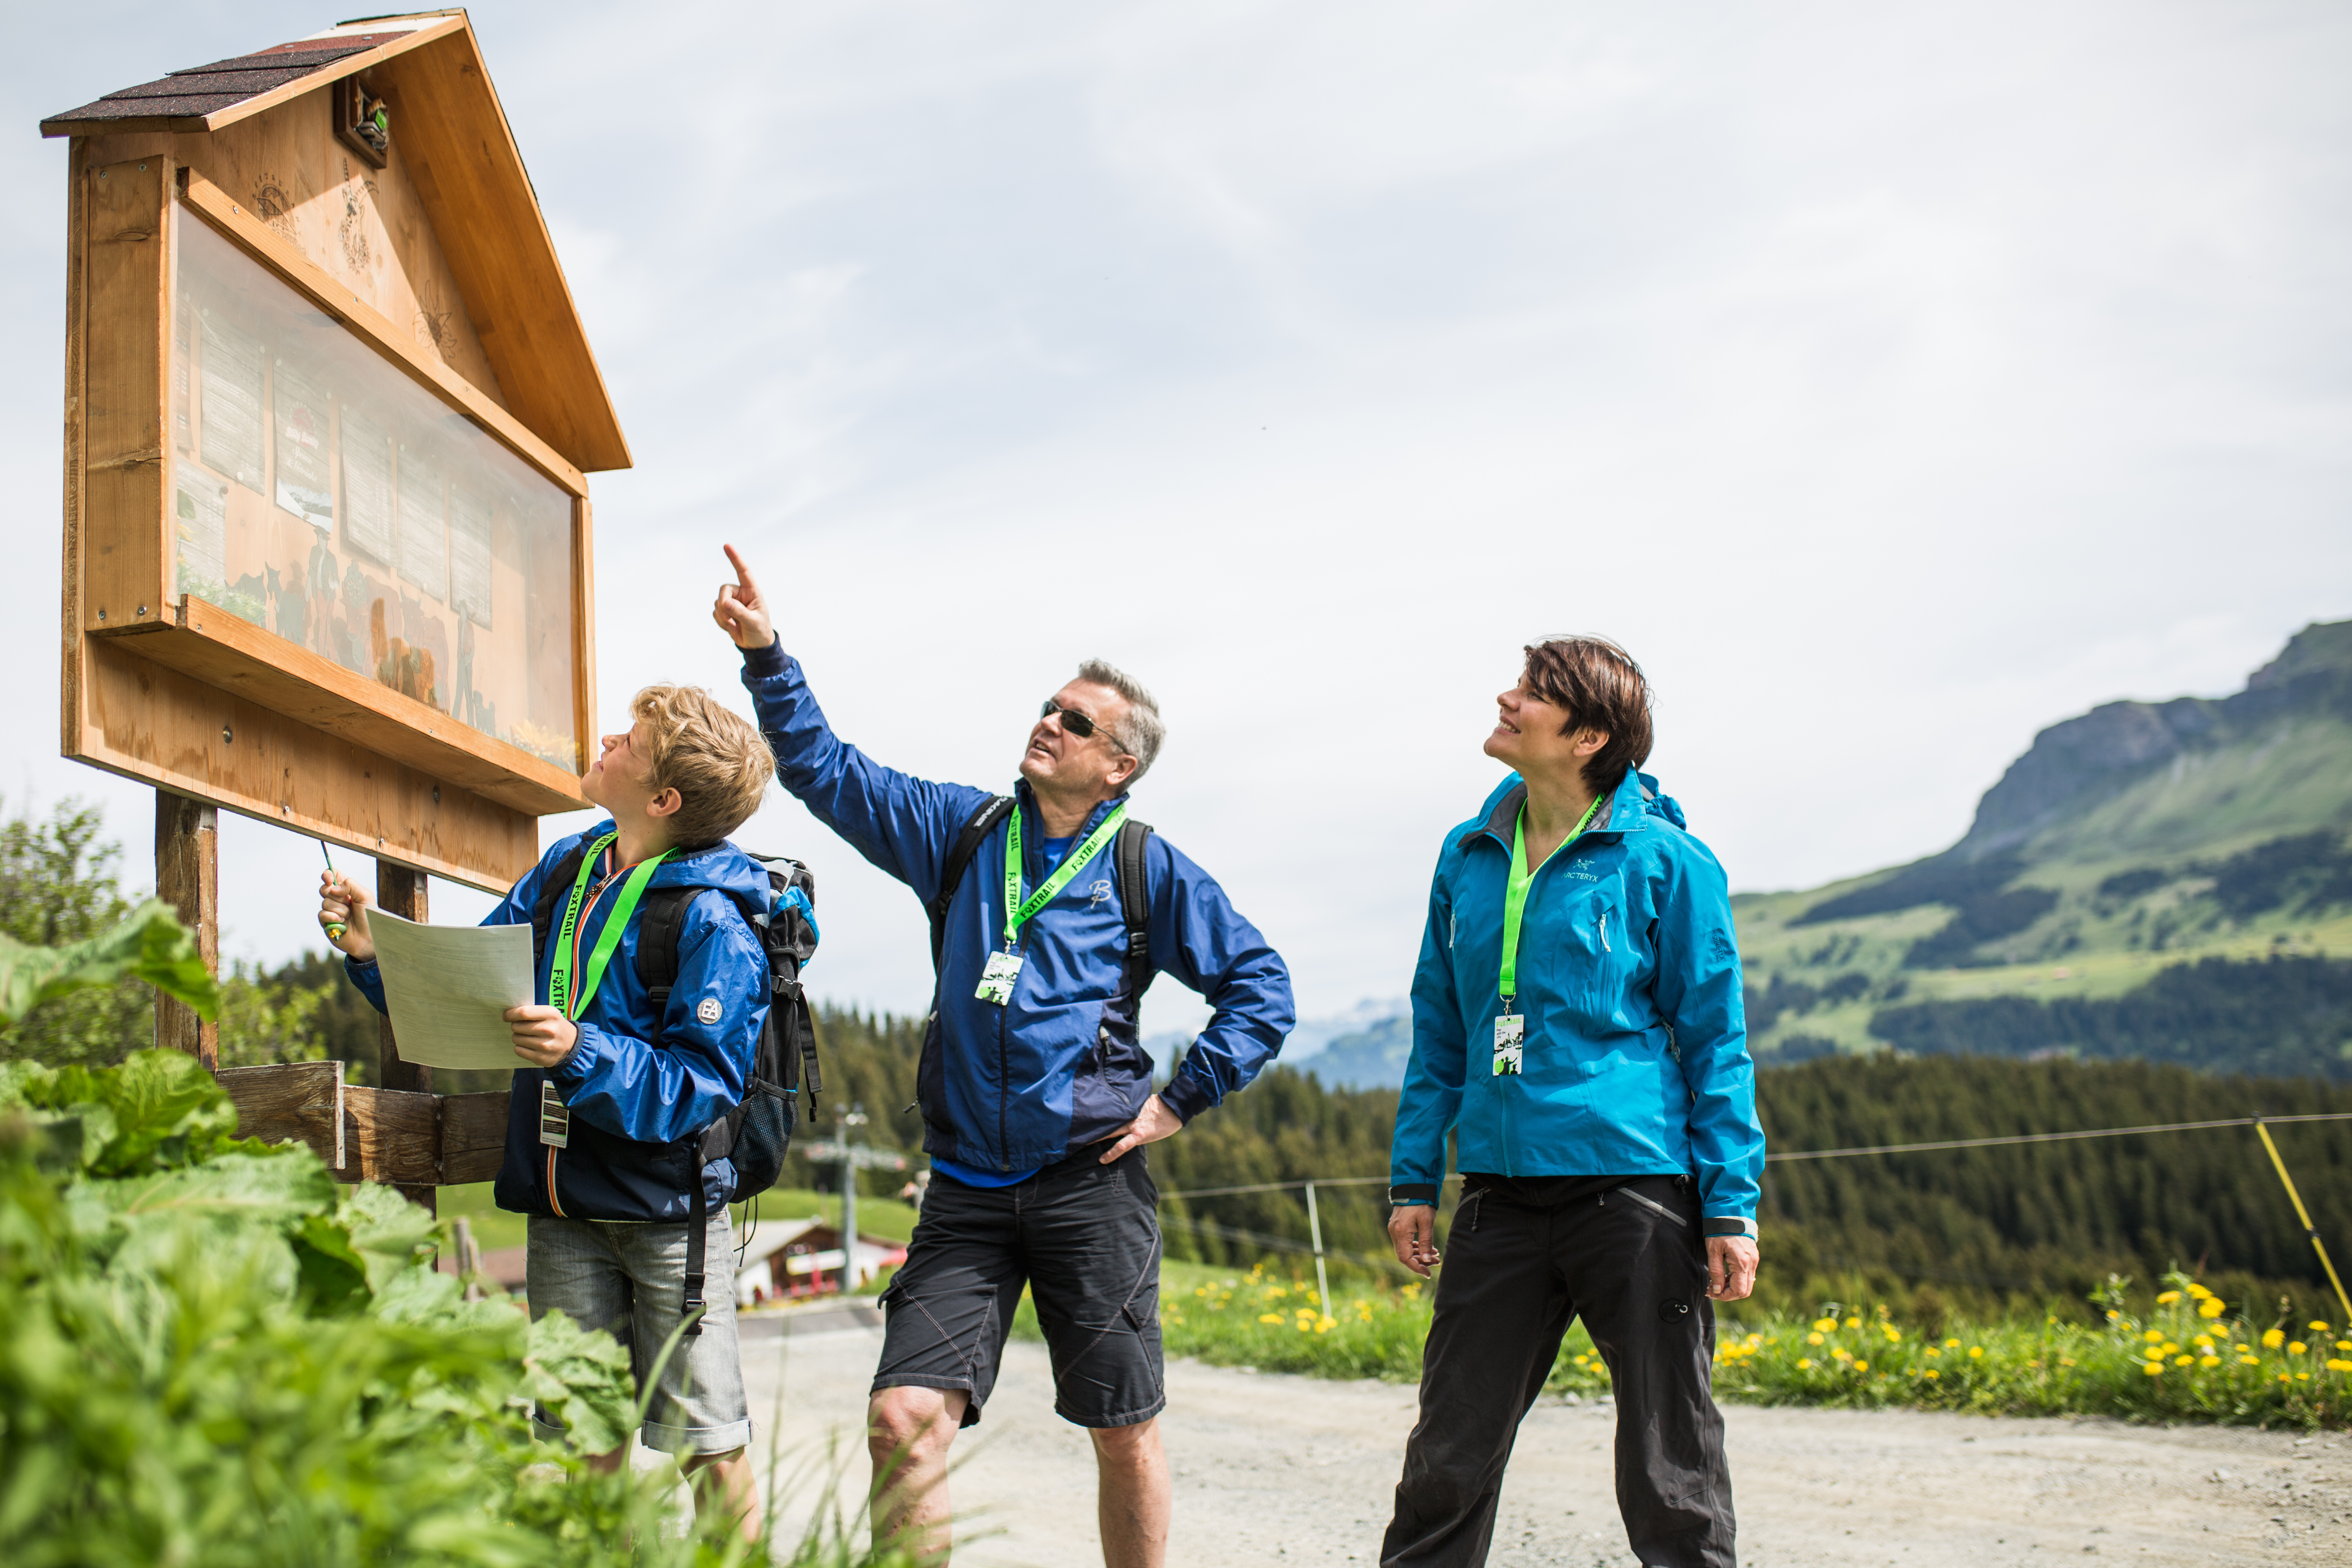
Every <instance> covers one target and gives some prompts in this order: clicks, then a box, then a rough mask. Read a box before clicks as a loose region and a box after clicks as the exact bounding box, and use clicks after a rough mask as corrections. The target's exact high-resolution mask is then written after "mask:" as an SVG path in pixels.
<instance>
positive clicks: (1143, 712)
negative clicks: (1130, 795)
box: [1078, 658, 1168, 788]
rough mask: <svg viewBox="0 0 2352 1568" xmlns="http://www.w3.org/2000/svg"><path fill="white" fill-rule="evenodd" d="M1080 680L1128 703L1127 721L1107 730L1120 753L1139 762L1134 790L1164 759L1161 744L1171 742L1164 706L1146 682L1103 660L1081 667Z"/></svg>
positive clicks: (1132, 778)
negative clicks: (1155, 763) (1160, 758)
mask: <svg viewBox="0 0 2352 1568" xmlns="http://www.w3.org/2000/svg"><path fill="white" fill-rule="evenodd" d="M1078 679H1080V680H1090V681H1092V682H1093V683H1094V684H1096V685H1097V686H1108V687H1109V688H1110V689H1112V690H1113V691H1116V692H1118V694H1119V695H1120V696H1121V697H1124V698H1126V699H1127V717H1126V718H1124V719H1122V720H1120V721H1118V723H1116V724H1107V725H1105V726H1104V728H1105V729H1107V730H1108V731H1110V738H1111V739H1112V741H1114V742H1117V743H1118V749H1119V750H1120V751H1122V752H1126V753H1127V754H1128V755H1129V756H1130V757H1133V758H1134V759H1135V772H1134V773H1131V774H1129V776H1128V781H1127V782H1128V785H1129V788H1132V787H1133V786H1134V784H1135V783H1136V781H1137V780H1138V779H1140V778H1141V777H1142V776H1143V775H1144V774H1146V773H1150V771H1151V763H1152V760H1153V759H1154V758H1156V757H1158V756H1159V755H1160V742H1162V741H1164V740H1166V739H1167V738H1168V726H1167V725H1165V724H1163V723H1161V722H1160V703H1159V701H1158V700H1156V699H1154V698H1153V697H1152V695H1151V693H1150V691H1148V690H1146V689H1144V685H1143V682H1141V681H1139V680H1138V679H1135V677H1133V676H1131V675H1129V674H1128V673H1127V671H1125V670H1123V669H1121V668H1118V666H1117V665H1115V664H1110V663H1108V662H1106V661H1104V660H1102V659H1099V658H1090V659H1088V660H1087V661H1086V662H1085V663H1084V664H1081V665H1080V666H1078Z"/></svg>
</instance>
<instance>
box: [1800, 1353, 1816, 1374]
mask: <svg viewBox="0 0 2352 1568" xmlns="http://www.w3.org/2000/svg"><path fill="white" fill-rule="evenodd" d="M1797 1370H1798V1371H1799V1372H1811V1371H1812V1370H1813V1358H1812V1357H1811V1356H1809V1355H1801V1356H1799V1357H1798V1358H1797Z"/></svg>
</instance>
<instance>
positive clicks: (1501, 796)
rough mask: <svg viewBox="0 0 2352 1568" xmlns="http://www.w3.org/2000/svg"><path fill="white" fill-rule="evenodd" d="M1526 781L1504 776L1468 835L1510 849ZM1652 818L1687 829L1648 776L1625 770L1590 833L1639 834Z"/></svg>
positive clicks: (1677, 806)
mask: <svg viewBox="0 0 2352 1568" xmlns="http://www.w3.org/2000/svg"><path fill="white" fill-rule="evenodd" d="M1527 793H1528V784H1527V781H1526V780H1525V779H1523V778H1521V777H1520V776H1519V775H1518V774H1517V773H1510V774H1507V775H1506V776H1505V778H1504V780H1503V782H1502V783H1501V784H1496V786H1495V787H1494V789H1493V791H1492V792H1490V793H1489V794H1488V795H1487V796H1486V804H1485V805H1481V806H1480V807H1479V808H1478V815H1477V816H1475V817H1474V818H1473V819H1472V825H1471V828H1470V831H1471V832H1472V833H1486V834H1490V835H1492V836H1493V837H1495V838H1496V840H1498V841H1499V842H1500V843H1501V844H1502V846H1503V847H1504V848H1506V849H1508V848H1509V847H1511V828H1512V826H1513V823H1514V821H1515V820H1516V818H1517V816H1518V813H1519V803H1520V802H1521V801H1523V800H1525V799H1526V798H1527ZM1653 816H1660V817H1664V818H1665V820H1666V821H1668V822H1671V823H1673V824H1674V825H1675V826H1676V827H1688V826H1690V824H1689V823H1688V822H1687V821H1686V820H1685V818H1684V816H1683V808H1682V803H1681V802H1679V801H1677V800H1675V797H1674V796H1672V795H1667V794H1665V793H1664V792H1663V791H1661V790H1660V789H1659V788H1658V781H1657V780H1656V778H1654V777H1653V776H1652V775H1651V774H1649V773H1642V772H1640V771H1639V770H1637V769H1633V768H1627V769H1626V770H1625V776H1624V778H1622V780H1620V781H1619V782H1618V784H1617V789H1616V793H1615V794H1613V795H1611V796H1610V797H1609V805H1608V809H1607V815H1606V816H1605V817H1604V819H1603V820H1602V821H1601V823H1600V824H1599V825H1598V826H1595V827H1593V828H1592V830H1591V831H1593V832H1595V833H1620V834H1623V833H1641V832H1643V831H1645V830H1647V828H1648V827H1649V826H1650V824H1649V819H1650V818H1651V817H1653Z"/></svg>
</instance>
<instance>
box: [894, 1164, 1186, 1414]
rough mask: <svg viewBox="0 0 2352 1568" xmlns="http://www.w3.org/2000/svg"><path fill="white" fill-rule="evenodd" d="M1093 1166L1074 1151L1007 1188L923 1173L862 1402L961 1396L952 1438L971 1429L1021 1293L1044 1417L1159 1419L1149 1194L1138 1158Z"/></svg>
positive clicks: (1154, 1198) (1154, 1207)
mask: <svg viewBox="0 0 2352 1568" xmlns="http://www.w3.org/2000/svg"><path fill="white" fill-rule="evenodd" d="M1099 1159H1100V1156H1099V1155H1097V1154H1095V1153H1092V1152H1087V1151H1086V1150H1080V1151H1079V1152H1077V1153H1076V1154H1073V1155H1071V1156H1070V1157H1069V1158H1068V1159H1066V1160H1064V1161H1062V1162H1061V1163H1058V1164H1054V1165H1048V1166H1046V1167H1045V1169H1044V1170H1042V1171H1040V1172H1038V1173H1036V1174H1035V1175H1034V1176H1032V1177H1030V1178H1029V1179H1028V1180H1027V1181H1025V1182H1020V1183H1017V1184H1014V1185H1013V1186H1009V1187H973V1186H967V1185H965V1184H963V1183H961V1182H959V1181H956V1180H954V1179H953V1178H952V1177H950V1176H948V1175H946V1174H944V1173H939V1172H933V1173H932V1175H931V1185H930V1191H929V1193H927V1194H925V1195H924V1198H923V1215H922V1218H921V1220H920V1221H919V1222H918V1223H917V1225H916V1226H915V1239H914V1241H913V1242H912V1243H911V1244H910V1245H909V1246H908V1248H907V1261H906V1264H905V1265H904V1266H903V1267H902V1268H899V1270H898V1275H897V1277H896V1278H894V1279H892V1280H891V1281H890V1288H889V1289H887V1290H885V1291H884V1292H883V1293H882V1301H883V1305H884V1307H885V1309H886V1310H887V1312H888V1328H887V1331H886V1332H885V1333H884V1336H883V1341H882V1364H881V1365H880V1366H879V1367H877V1369H876V1370H875V1373H874V1390H875V1392H876V1393H879V1392H881V1391H882V1390H883V1389H886V1388H909V1387H911V1388H961V1389H963V1390H965V1391H966V1392H967V1393H969V1394H971V1404H970V1405H966V1406H965V1408H964V1413H963V1424H964V1425H965V1426H972V1425H974V1424H976V1423H977V1422H978V1421H979V1420H980V1410H981V1406H982V1405H985V1404H986V1403H988V1395H989V1391H990V1390H991V1389H992V1388H994V1387H995V1386H996V1370H997V1367H998V1366H999V1365H1000V1364H1001V1363H1003V1357H1004V1339H1005V1336H1006V1335H1007V1334H1008V1333H1010V1332H1011V1331H1012V1329H1013V1309H1014V1308H1016V1307H1018V1306H1019V1305H1020V1304H1021V1288H1022V1286H1023V1285H1024V1283H1025V1284H1027V1286H1028V1287H1029V1291H1030V1295H1031V1298H1032V1299H1033V1300H1034V1301H1035V1303H1036V1307H1037V1322H1038V1326H1039V1327H1040V1328H1042V1329H1044V1330H1045V1347H1046V1349H1047V1350H1048V1351H1049V1352H1051V1353H1052V1355H1053V1360H1054V1410H1055V1414H1056V1415H1060V1416H1061V1417H1062V1418H1063V1419H1064V1420H1066V1421H1073V1422H1076V1424H1077V1425H1079V1426H1134V1425H1135V1424H1136V1423H1138V1422H1139V1421H1149V1420H1150V1419H1151V1418H1152V1417H1153V1416H1155V1415H1159V1414H1160V1409H1161V1407H1162V1406H1164V1405H1166V1404H1167V1403H1168V1397H1167V1394H1166V1391H1165V1387H1164V1381H1163V1378H1162V1375H1161V1363H1160V1213H1159V1204H1160V1190H1159V1188H1157V1187H1155V1186H1154V1185H1152V1182H1151V1172H1150V1167H1149V1165H1148V1164H1147V1163H1146V1162H1145V1158H1144V1152H1143V1150H1141V1149H1135V1150H1132V1151H1130V1152H1128V1153H1127V1154H1126V1155H1125V1156H1124V1157H1122V1158H1121V1159H1119V1160H1118V1161H1117V1162H1116V1163H1112V1164H1108V1165H1105V1164H1101V1163H1098V1162H1099Z"/></svg>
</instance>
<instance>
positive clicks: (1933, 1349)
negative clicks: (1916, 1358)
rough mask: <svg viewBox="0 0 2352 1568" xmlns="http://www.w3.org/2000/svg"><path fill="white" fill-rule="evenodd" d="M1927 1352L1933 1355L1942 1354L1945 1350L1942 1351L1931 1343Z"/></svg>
mask: <svg viewBox="0 0 2352 1568" xmlns="http://www.w3.org/2000/svg"><path fill="white" fill-rule="evenodd" d="M1927 1353H1928V1354H1929V1355H1932V1356H1940V1355H1942V1354H1943V1353H1944V1352H1942V1351H1939V1350H1937V1348H1936V1347H1935V1346H1933V1345H1929V1346H1928V1347H1927Z"/></svg>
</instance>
